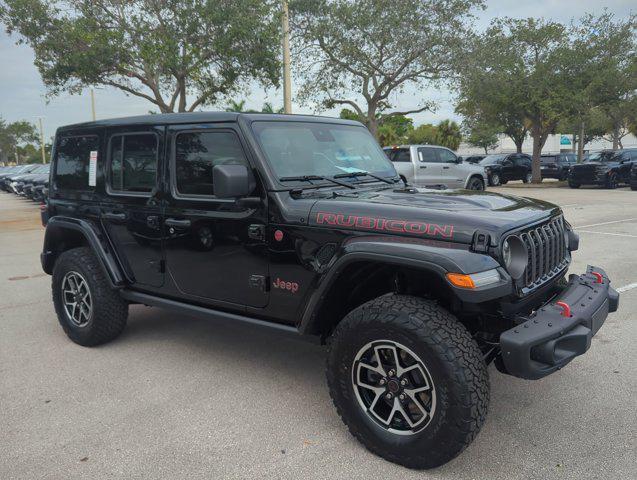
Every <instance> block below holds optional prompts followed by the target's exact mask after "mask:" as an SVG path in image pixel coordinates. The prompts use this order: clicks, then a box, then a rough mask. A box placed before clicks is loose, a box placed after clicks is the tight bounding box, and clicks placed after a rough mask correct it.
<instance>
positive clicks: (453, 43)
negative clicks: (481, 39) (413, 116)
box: [290, 0, 483, 136]
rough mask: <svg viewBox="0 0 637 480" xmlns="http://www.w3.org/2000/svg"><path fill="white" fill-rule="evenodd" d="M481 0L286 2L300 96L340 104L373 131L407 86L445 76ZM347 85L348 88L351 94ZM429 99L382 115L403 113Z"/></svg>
mask: <svg viewBox="0 0 637 480" xmlns="http://www.w3.org/2000/svg"><path fill="white" fill-rule="evenodd" d="M482 5H483V2H482V0H402V1H400V2H396V1H394V0H358V1H354V0H296V1H295V2H291V3H290V9H291V12H292V16H291V29H292V32H293V34H294V36H295V38H296V39H297V42H296V43H297V46H296V50H297V51H296V55H295V56H294V57H295V59H296V62H297V71H298V72H300V73H299V76H300V78H301V80H302V86H301V89H300V92H299V98H300V100H301V101H303V102H305V103H310V102H317V103H318V104H319V106H321V107H326V108H333V107H336V106H347V108H351V109H353V110H354V111H355V112H356V113H357V114H358V115H359V116H360V117H361V118H362V119H363V120H364V122H365V123H366V124H367V126H368V128H369V130H370V132H371V133H372V134H373V135H375V136H376V135H377V134H378V126H379V121H378V113H381V112H384V111H387V110H390V109H391V107H392V105H391V98H390V97H391V95H392V94H395V93H400V92H402V91H403V89H404V88H405V87H406V86H408V85H411V86H424V85H425V84H426V83H427V82H432V81H434V82H435V81H438V80H440V79H442V78H446V77H449V76H451V75H452V74H453V72H454V71H455V69H454V59H455V57H456V55H457V53H458V52H459V51H461V50H462V48H463V45H464V40H465V38H466V37H467V35H468V27H467V25H466V22H467V20H468V19H469V18H470V17H471V11H472V9H473V8H475V7H481V6H482ZM352 90H353V92H352ZM431 107H432V104H431V103H430V102H422V101H421V102H420V105H418V106H415V107H414V108H410V109H408V110H406V111H394V112H391V113H387V114H386V116H394V115H407V114H409V113H416V112H422V111H425V110H427V109H429V108H431Z"/></svg>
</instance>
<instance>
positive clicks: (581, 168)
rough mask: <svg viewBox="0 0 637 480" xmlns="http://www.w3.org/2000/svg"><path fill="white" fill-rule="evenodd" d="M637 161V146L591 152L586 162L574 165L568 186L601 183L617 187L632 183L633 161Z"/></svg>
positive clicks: (577, 186)
mask: <svg viewBox="0 0 637 480" xmlns="http://www.w3.org/2000/svg"><path fill="white" fill-rule="evenodd" d="M635 162H637V148H628V149H624V150H602V151H600V152H594V153H591V154H589V156H588V158H587V159H586V161H585V162H583V163H581V164H578V165H573V166H572V167H571V171H570V173H569V175H568V186H569V187H571V188H579V187H580V186H581V185H600V186H603V187H606V188H617V187H618V186H620V185H622V184H628V183H630V172H631V166H632V164H633V163H635Z"/></svg>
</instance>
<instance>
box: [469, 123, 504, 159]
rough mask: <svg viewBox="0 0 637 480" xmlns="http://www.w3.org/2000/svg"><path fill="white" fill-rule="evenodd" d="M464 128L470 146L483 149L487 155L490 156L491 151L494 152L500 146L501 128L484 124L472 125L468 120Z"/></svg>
mask: <svg viewBox="0 0 637 480" xmlns="http://www.w3.org/2000/svg"><path fill="white" fill-rule="evenodd" d="M463 126H464V129H465V132H466V133H465V135H466V140H467V143H468V144H469V145H472V146H474V147H480V148H483V149H484V153H485V154H488V153H489V150H493V149H494V148H496V147H497V146H498V133H499V128H498V127H497V126H493V125H489V124H487V123H483V122H477V123H471V122H470V121H467V120H465V122H464V125H463Z"/></svg>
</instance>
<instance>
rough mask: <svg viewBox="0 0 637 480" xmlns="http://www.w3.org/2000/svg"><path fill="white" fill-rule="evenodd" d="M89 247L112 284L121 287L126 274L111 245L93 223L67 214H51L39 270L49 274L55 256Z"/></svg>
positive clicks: (51, 271)
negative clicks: (74, 249)
mask: <svg viewBox="0 0 637 480" xmlns="http://www.w3.org/2000/svg"><path fill="white" fill-rule="evenodd" d="M78 247H88V248H90V249H91V250H92V251H93V253H94V254H95V256H96V258H97V260H98V262H99V264H100V266H101V267H102V269H103V270H104V273H105V274H106V277H107V278H108V279H109V282H110V284H111V286H112V287H120V286H123V285H124V284H125V283H126V281H125V276H124V275H123V273H122V269H121V268H120V266H119V263H118V262H117V259H116V257H115V255H114V253H113V250H112V248H111V247H110V245H109V244H108V243H107V240H106V239H105V238H104V236H103V235H102V234H101V233H99V232H98V231H96V227H95V226H93V225H92V223H90V222H88V221H85V220H81V219H76V218H70V217H57V216H56V217H52V218H51V219H49V221H48V223H47V226H46V231H45V233H44V246H43V249H42V254H41V262H42V269H43V270H44V271H45V272H46V273H48V274H49V275H51V274H52V273H53V268H54V267H55V262H56V261H57V259H58V257H59V256H60V255H61V254H62V253H64V252H65V251H67V250H70V249H72V248H78Z"/></svg>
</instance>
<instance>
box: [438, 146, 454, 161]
mask: <svg viewBox="0 0 637 480" xmlns="http://www.w3.org/2000/svg"><path fill="white" fill-rule="evenodd" d="M437 150H438V157H439V158H440V162H442V163H456V156H455V155H454V154H453V152H450V151H449V150H445V149H444V148H438V149H437Z"/></svg>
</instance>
